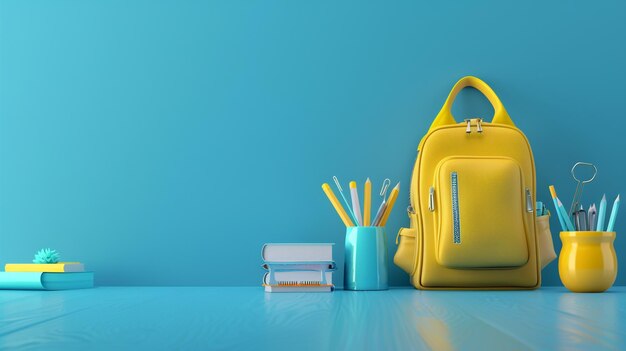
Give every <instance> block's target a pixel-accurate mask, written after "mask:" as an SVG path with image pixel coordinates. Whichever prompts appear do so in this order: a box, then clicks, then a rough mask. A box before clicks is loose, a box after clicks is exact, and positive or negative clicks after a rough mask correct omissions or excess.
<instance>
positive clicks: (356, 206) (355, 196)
mask: <svg viewBox="0 0 626 351" xmlns="http://www.w3.org/2000/svg"><path fill="white" fill-rule="evenodd" d="M350 197H351V198H352V210H353V211H354V218H355V220H356V225H361V224H363V219H362V218H361V204H360V201H359V192H358V190H357V188H356V182H355V181H351V182H350Z"/></svg>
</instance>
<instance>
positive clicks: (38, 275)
mask: <svg viewBox="0 0 626 351" xmlns="http://www.w3.org/2000/svg"><path fill="white" fill-rule="evenodd" d="M87 288H93V272H76V273H42V272H0V289H14V290H68V289H87Z"/></svg>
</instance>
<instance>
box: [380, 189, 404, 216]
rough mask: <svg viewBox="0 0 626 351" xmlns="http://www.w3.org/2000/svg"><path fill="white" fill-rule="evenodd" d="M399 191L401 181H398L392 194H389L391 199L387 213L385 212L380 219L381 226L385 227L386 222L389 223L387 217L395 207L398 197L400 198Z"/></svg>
mask: <svg viewBox="0 0 626 351" xmlns="http://www.w3.org/2000/svg"><path fill="white" fill-rule="evenodd" d="M399 192H400V182H398V184H396V186H395V187H394V188H393V190H391V194H390V195H389V201H388V203H387V208H386V209H385V214H383V218H382V219H381V220H380V226H381V227H384V226H385V224H387V219H388V218H389V214H390V213H391V210H392V209H393V205H394V204H395V202H396V199H397V198H398V193H399Z"/></svg>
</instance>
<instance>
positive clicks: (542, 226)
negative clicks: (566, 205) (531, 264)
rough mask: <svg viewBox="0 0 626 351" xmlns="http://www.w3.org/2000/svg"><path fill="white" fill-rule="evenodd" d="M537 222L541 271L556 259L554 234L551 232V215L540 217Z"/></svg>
mask: <svg viewBox="0 0 626 351" xmlns="http://www.w3.org/2000/svg"><path fill="white" fill-rule="evenodd" d="M536 221H537V246H539V258H540V261H541V269H543V268H545V267H546V266H547V265H548V264H549V263H550V262H552V261H553V260H554V259H555V258H556V252H555V251H554V243H553V242H552V233H551V232H550V215H549V214H547V215H544V216H539V217H537V219H536Z"/></svg>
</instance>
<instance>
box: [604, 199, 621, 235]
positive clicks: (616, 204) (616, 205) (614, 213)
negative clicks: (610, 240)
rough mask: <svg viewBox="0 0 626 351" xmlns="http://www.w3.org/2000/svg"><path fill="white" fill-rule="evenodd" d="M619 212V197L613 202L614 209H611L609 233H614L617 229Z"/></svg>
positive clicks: (607, 229) (607, 228)
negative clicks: (616, 220)
mask: <svg viewBox="0 0 626 351" xmlns="http://www.w3.org/2000/svg"><path fill="white" fill-rule="evenodd" d="M618 210H619V195H617V198H616V199H615V202H613V208H612V209H611V217H609V225H608V226H607V227H606V231H607V232H612V231H613V229H614V228H615V219H616V217H617V211H618Z"/></svg>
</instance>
